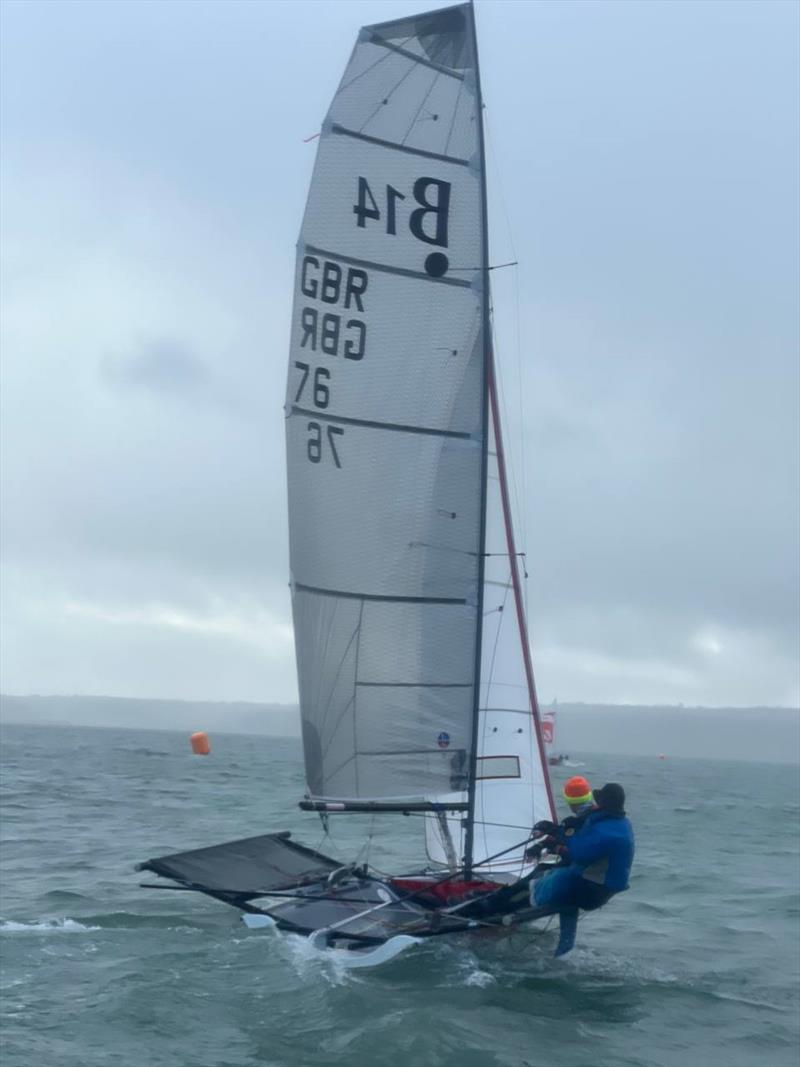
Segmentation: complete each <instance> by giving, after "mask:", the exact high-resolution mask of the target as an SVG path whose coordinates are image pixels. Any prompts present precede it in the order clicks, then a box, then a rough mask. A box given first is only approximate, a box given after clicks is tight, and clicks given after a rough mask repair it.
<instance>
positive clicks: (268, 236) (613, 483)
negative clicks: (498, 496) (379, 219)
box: [2, 0, 800, 705]
mask: <svg viewBox="0 0 800 1067" xmlns="http://www.w3.org/2000/svg"><path fill="white" fill-rule="evenodd" d="M427 6H431V7H434V6H437V5H436V4H433V3H431V4H430V5H427ZM438 6H442V5H438ZM425 7H426V4H425V0H422V2H421V3H419V4H415V3H413V2H412V0H402V2H401V0H397V2H396V0H360V2H345V0H341V2H338V0H337V2H320V0H318V2H303V0H291V2H288V3H284V2H279V0H273V2H270V3H259V2H255V0H253V2H244V3H238V2H236V0H225V2H222V3H218V2H208V3H204V2H201V0H192V2H181V0H172V2H169V3H164V2H158V0H155V2H139V0H137V2H134V3H126V2H114V3H99V2H93V3H82V2H78V3H74V2H69V0H58V2H55V3H40V2H35V0H25V2H17V0H5V2H4V3H3V5H2V21H3V55H2V69H3V73H2V78H3V92H2V156H3V175H2V180H3V187H2V204H3V242H2V253H3V277H2V283H3V284H2V295H3V306H4V307H3V327H2V328H3V332H2V357H3V388H2V416H3V440H2V464H3V468H2V473H3V501H2V505H3V506H2V523H3V526H2V549H3V565H4V576H3V585H2V622H3V671H2V687H3V689H4V691H6V692H15V693H33V692H38V693H93V694H98V693H108V694H114V695H121V696H144V697H147V696H151V697H183V698H187V699H202V698H207V699H217V700H219V699H223V700H224V699H229V700H236V699H243V700H264V701H293V700H295V699H296V680H295V666H294V655H293V643H292V628H291V615H290V602H289V591H288V586H287V582H288V550H287V531H286V512H285V473H284V444H283V430H284V425H283V414H282V404H283V393H284V382H285V369H286V360H287V349H288V337H289V319H290V313H291V294H292V283H293V264H294V243H295V240H296V237H297V233H298V230H299V226H300V220H301V215H302V209H303V203H304V199H305V190H306V187H307V183H308V179H309V176H310V171H311V167H312V164H313V158H314V151H315V144H314V142H311V143H309V144H306V143H304V139H305V138H308V137H310V136H311V135H313V134H314V133H315V132H316V131H317V130H318V128H319V125H320V122H321V120H322V118H323V116H324V114H325V111H326V110H327V106H328V103H329V101H330V98H331V96H332V94H333V92H334V90H335V88H336V85H337V82H338V79H339V77H340V75H341V72H342V70H343V68H344V65H345V63H346V61H347V59H348V56H349V53H350V49H351V47H352V44H353V42H354V40H355V36H356V33H357V31H358V28H359V27H360V26H361V25H363V24H365V23H371V22H378V21H382V20H385V19H390V18H395V17H398V16H400V15H403V14H406V13H409V12H410V11H414V10H422V9H425ZM799 11H800V8H799V7H798V5H797V4H795V3H794V2H770V0H758V2H756V3H750V2H747V0H740V2H735V3H728V2H724V0H715V2H709V3H706V2H694V3H688V2H687V3H673V2H667V3H659V2H647V3H644V2H642V3H636V2H623V3H607V2H604V0H591V2H585V3H584V2H555V3H540V2H521V0H517V2H505V0H484V2H483V3H479V4H478V8H477V20H478V30H479V37H480V48H481V59H482V66H483V81H484V93H485V97H486V103H487V120H488V125H489V138H490V144H491V147H492V160H491V167H490V181H491V183H492V186H491V189H492V192H491V206H492V208H493V216H492V227H491V239H492V259H493V261H494V262H504V261H505V260H509V259H518V260H519V262H520V266H519V268H518V270H517V271H515V270H514V269H507V270H504V271H496V272H494V275H493V278H494V280H495V282H496V292H495V303H496V312H497V330H498V340H499V358H500V364H501V373H502V378H503V383H504V392H505V396H506V401H507V412H506V413H507V416H508V419H509V430H510V438H511V444H512V446H513V447H512V451H513V457H514V460H515V470H516V481H517V485H518V487H519V490H520V492H519V494H518V496H519V500H520V526H521V527H522V528H523V530H524V534H525V538H524V540H525V547H526V549H527V551H528V570H529V574H530V577H529V580H528V590H527V591H528V601H529V608H530V616H531V627H532V632H533V651H534V665H535V669H536V672H537V678H538V687H539V690H540V695H541V696H542V698H543V699H545V700H551V699H552V698H553V697H554V696H558V698H559V700H562V701H566V700H584V701H589V702H591V701H608V702H632V703H678V702H683V703H687V704H691V703H705V704H728V705H745V704H762V703H772V704H789V705H797V704H798V703H800V694H799V693H798V688H799V686H798V611H799V609H798V597H799V595H800V594H799V593H798V584H799V582H798V543H799V541H800V532H799V530H798V513H799V504H798V480H799V477H800V475H799V474H798V462H799V458H798V457H799V456H800V441H799V440H798V397H799V395H800V381H799V375H798V343H799V342H798V305H797V292H798V283H799V282H800V278H799V275H800V271H799V270H798V242H799V240H800V229H799V226H798V192H797V190H798V169H797V168H798V133H797V130H798V88H799V86H798V29H799V27H798V12H799ZM501 188H502V197H501V195H500V193H501ZM507 217H508V218H509V219H510V227H509V224H508V223H507ZM517 293H518V296H519V302H518V308H519V314H518V315H517V299H516V297H517ZM523 457H524V463H523ZM523 468H524V470H523ZM523 474H524V477H523ZM523 482H524V486H525V491H524V493H523V492H522V485H523Z"/></svg>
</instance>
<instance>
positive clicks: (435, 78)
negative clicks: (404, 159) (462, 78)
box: [400, 70, 442, 144]
mask: <svg viewBox="0 0 800 1067" xmlns="http://www.w3.org/2000/svg"><path fill="white" fill-rule="evenodd" d="M441 74H442V72H441V71H440V70H437V71H436V72H435V73H434V76H433V81H432V82H431V84H430V85H429V86H428V91H427V92H426V93H425V95H424V96H423V98H422V103H421V104H420V105H419V107H418V108H417V110H416V112H415V113H414V118H413V119H412V120H411V125H410V126H409V127H408V129H407V130H406V132H405V136H404V137H403V139H402V141H401V142H400V144H405V143H406V138H407V137H408V136H409V134H410V133H411V131H412V130H413V129H414V127H415V126H416V124H417V119H418V118H419V113H420V111H422V109H423V108H424V107H425V104H426V103H427V101H428V97H429V96H430V95H431V93H432V92H433V87H434V85H435V84H436V83H437V81H438V80H439V78H440V77H441Z"/></svg>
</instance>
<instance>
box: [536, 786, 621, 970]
mask: <svg viewBox="0 0 800 1067" xmlns="http://www.w3.org/2000/svg"><path fill="white" fill-rule="evenodd" d="M593 796H594V802H595V804H596V808H595V809H594V810H591V811H589V812H588V813H587V814H586V815H585V817H584V818H583V821H582V824H581V825H580V827H579V828H578V829H577V830H573V831H572V833H569V831H568V830H567V831H565V833H564V838H563V840H561V841H558V842H557V843H556V844H555V851H556V852H558V853H559V855H561V856H562V857H563V859H565V860H566V861H567V866H565V867H559V868H558V869H557V870H555V871H552V872H551V873H550V874H547V875H545V876H544V877H543V878H540V879H539V880H538V881H533V882H532V883H531V905H532V906H535V907H542V908H544V907H548V908H555V909H556V910H557V911H558V913H559V918H560V923H561V938H560V940H559V943H558V947H557V949H556V953H555V954H556V955H557V956H563V955H564V954H565V953H566V952H569V951H570V949H571V948H572V947H573V945H574V944H575V934H576V932H577V926H578V909H579V908H582V909H583V910H584V911H593V910H594V909H595V908H600V907H602V906H603V904H606V903H607V902H608V901H609V900H610V899H611V897H613V896H614V894H615V893H621V892H622V891H623V890H625V889H627V888H628V878H629V876H630V871H631V865H632V863H633V851H634V841H633V828H632V827H631V824H630V822H629V821H628V819H627V817H626V815H625V790H624V789H623V788H622V786H621V785H618V784H617V783H616V782H609V783H608V784H607V785H604V786H603V788H602V789H595V790H594V793H593ZM578 817H579V818H580V816H578Z"/></svg>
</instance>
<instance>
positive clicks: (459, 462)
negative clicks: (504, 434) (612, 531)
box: [286, 4, 551, 862]
mask: <svg viewBox="0 0 800 1067" xmlns="http://www.w3.org/2000/svg"><path fill="white" fill-rule="evenodd" d="M485 211H486V209H485V168H484V151H483V133H482V117H481V101H480V84H479V77H478V65H477V51H476V44H475V33H474V21H473V13H472V8H471V5H469V4H462V5H459V6H456V7H451V8H445V9H441V10H438V11H435V12H432V13H429V14H424V15H420V16H417V17H413V18H406V19H402V20H398V21H395V22H389V23H382V24H379V25H375V26H369V27H366V28H365V29H364V30H362V31H361V34H360V35H359V39H358V42H357V44H356V46H355V49H354V50H353V54H352V56H351V59H350V62H349V64H348V66H347V69H346V71H345V73H344V76H343V78H342V81H341V84H340V86H339V89H338V91H337V93H336V95H335V97H334V100H333V102H332V104H331V107H330V110H329V112H328V115H327V116H326V118H325V121H324V123H323V126H322V130H321V133H320V139H319V146H318V152H317V159H316V164H315V167H314V174H313V178H312V182H311V189H310V192H309V197H308V202H307V206H306V212H305V217H304V220H303V225H302V230H301V234H300V240H299V243H298V255H297V269H296V283H295V303H294V313H293V324H292V340H291V353H290V360H289V377H288V387H287V397H286V433H287V462H288V484H289V531H290V558H291V584H292V601H293V612H294V626H295V640H296V649H297V666H298V677H299V689H300V710H301V718H302V728H303V745H304V754H305V764H306V777H307V782H308V787H309V793H310V796H311V797H312V798H314V799H316V800H320V801H330V802H337V803H344V804H347V803H348V802H355V801H360V802H364V801H370V802H375V803H380V802H385V803H396V802H403V803H409V804H410V803H412V802H414V801H419V802H425V801H438V802H443V803H445V802H446V803H448V804H449V805H451V806H452V807H453V808H462V809H463V808H465V807H466V808H468V809H469V810H468V819H467V831H466V837H464V836H462V834H461V831H462V826H461V820H460V818H459V819H458V820H456V819H453V818H451V819H450V820H449V822H450V823H451V824H452V826H451V830H452V832H453V840H454V841H456V843H457V847H458V849H459V850H460V851H459V854H464V853H465V852H466V853H470V854H471V853H473V852H474V853H475V856H476V859H479V858H480V855H483V856H486V855H489V854H491V853H492V851H497V848H495V847H494V846H495V844H496V843H497V841H498V840H501V839H502V841H503V842H505V841H506V840H507V844H508V845H511V844H513V843H514V841H515V840H519V839H520V838H522V837H523V836H524V835H525V832H526V831H527V829H528V828H529V827H530V825H531V821H532V818H533V817H534V815H535V816H537V817H543V816H545V815H548V814H550V810H551V802H550V800H549V796H548V788H549V787H548V784H547V771H546V768H545V766H544V761H543V758H542V747H541V739H540V737H539V731H538V726H537V718H536V703H535V694H534V692H533V685H532V682H533V680H532V675H531V672H530V668H529V663H528V662H527V642H526V638H525V636H524V615H523V613H522V610H521V599H520V592H519V580H518V574H517V571H516V556H515V550H514V547H513V535H512V533H511V526H510V512H509V505H508V500H507V493H506V491H505V481H504V479H505V471H504V469H503V467H502V448H501V443H500V435H499V421H498V411H497V402H496V401H497V398H496V395H495V387H494V381H493V372H492V357H491V347H490V337H489V315H488V306H489V304H488V279H489V266H488V248H487V238H486V217H485ZM473 817H474V818H473ZM493 823H497V824H498V826H502V832H500V833H499V836H498V829H497V827H494V828H493V827H492V824H493ZM473 825H474V827H475V830H474V834H475V837H474V841H471V840H467V838H469V837H470V835H471V834H472V833H473V831H472V829H471V828H472V827H473ZM436 827H438V829H439V831H441V824H440V823H436V822H434V821H433V820H431V828H429V833H428V845H429V852H430V853H431V857H432V858H433V859H442V861H443V862H444V854H443V855H442V857H439V856H438V855H436V848H437V836H436V834H437V830H436ZM509 835H510V836H509ZM515 835H516V836H515ZM442 847H444V846H442ZM511 859H512V860H513V861H514V862H518V860H519V857H518V856H515V857H511Z"/></svg>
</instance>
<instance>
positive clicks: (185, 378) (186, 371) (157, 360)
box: [100, 338, 209, 393]
mask: <svg viewBox="0 0 800 1067" xmlns="http://www.w3.org/2000/svg"><path fill="white" fill-rule="evenodd" d="M100 374H101V377H102V379H103V380H104V381H105V382H107V383H109V384H110V385H113V386H134V387H140V388H147V389H154V390H157V391H164V392H169V393H194V392H196V391H197V390H198V389H199V388H201V387H202V386H203V385H204V384H205V383H206V382H207V381H208V377H209V374H208V368H207V367H206V365H205V364H204V362H203V361H202V360H201V359H199V358H198V357H197V356H195V355H193V354H192V353H191V352H189V351H188V349H187V348H186V346H185V345H183V344H182V343H181V342H180V341H175V340H172V339H168V338H157V339H153V340H149V341H142V342H140V343H139V344H138V345H137V346H136V349H135V350H134V351H132V352H129V353H126V354H112V353H109V354H106V355H105V356H103V357H102V359H101V362H100Z"/></svg>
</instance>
